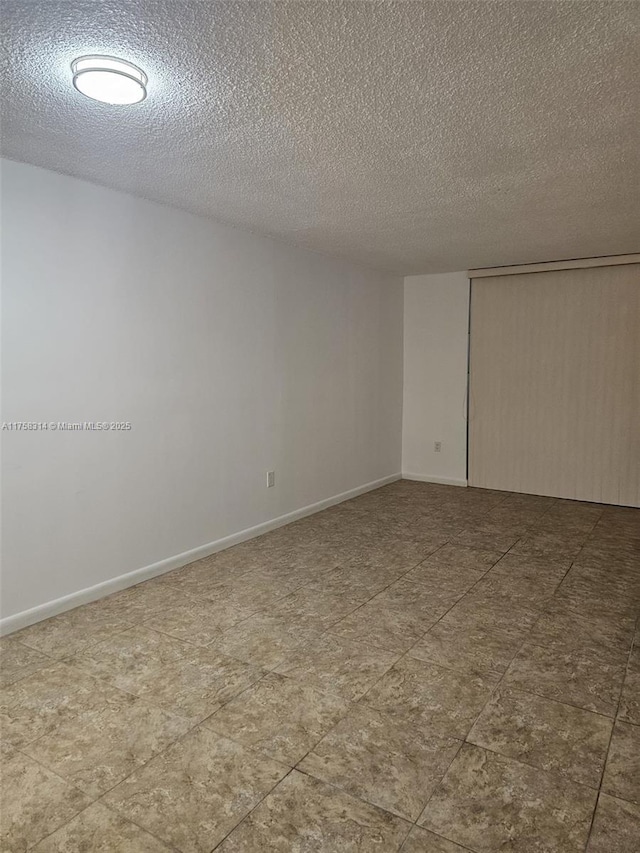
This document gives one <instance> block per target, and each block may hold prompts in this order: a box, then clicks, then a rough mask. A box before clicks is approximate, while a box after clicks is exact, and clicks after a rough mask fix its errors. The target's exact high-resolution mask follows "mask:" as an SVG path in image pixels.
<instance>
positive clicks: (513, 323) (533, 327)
mask: <svg viewBox="0 0 640 853" xmlns="http://www.w3.org/2000/svg"><path fill="white" fill-rule="evenodd" d="M469 388H470V396H469V482H470V484H471V485H473V486H482V487H484V488H490V489H507V490H510V491H516V492H528V493H531V494H537V495H553V496H557V497H563V498H574V499H578V500H584V501H600V502H604V503H612V504H623V505H630V506H640V264H629V265H623V266H609V267H593V268H590V269H572V270H562V271H557V272H539V273H527V274H523V275H506V276H495V277H490V278H478V279H474V281H473V285H472V296H471V349H470V386H469Z"/></svg>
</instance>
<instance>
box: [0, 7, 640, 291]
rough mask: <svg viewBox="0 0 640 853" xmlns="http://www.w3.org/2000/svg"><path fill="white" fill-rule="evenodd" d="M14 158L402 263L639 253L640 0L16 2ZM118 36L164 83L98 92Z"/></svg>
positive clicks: (360, 256) (362, 257)
mask: <svg viewBox="0 0 640 853" xmlns="http://www.w3.org/2000/svg"><path fill="white" fill-rule="evenodd" d="M0 15H1V17H2V31H3V36H2V38H3V50H2V54H3V55H2V79H1V84H2V134H1V141H2V150H3V153H4V154H5V155H6V156H8V157H10V158H13V159H17V160H22V161H26V162H29V163H35V164H37V165H40V166H45V167H47V168H50V169H55V170H57V171H61V172H65V173H68V174H71V175H77V176H79V177H82V178H86V179H88V180H91V181H95V182H97V183H101V184H105V185H107V186H111V187H115V188H118V189H122V190H126V191H128V192H132V193H135V194H137V195H141V196H144V197H146V198H149V199H154V200H156V201H161V202H166V203H169V204H173V205H177V206H179V207H182V208H186V209H188V210H192V211H195V212H197V213H202V214H206V215H209V216H212V217H215V218H217V219H219V220H223V221H226V222H230V223H233V224H237V225H238V226H240V227H243V228H248V229H251V230H253V231H258V232H262V233H266V234H271V235H274V236H277V237H280V238H282V239H284V240H286V241H288V242H293V243H297V244H300V245H304V246H308V247H310V248H313V249H317V250H320V251H322V252H328V253H331V254H336V255H341V256H345V257H348V258H351V259H353V260H356V261H361V262H364V263H366V264H370V265H374V266H377V267H382V268H386V269H390V270H393V271H397V272H401V273H405V274H406V273H417V272H440V271H447V270H457V269H464V268H466V267H480V266H494V265H500V264H513V263H524V262H532V261H544V260H553V259H562V258H569V257H585V256H591V255H604V254H618V253H626V252H637V251H640V237H639V223H640V156H639V152H640V122H639V113H640V110H639V107H640V101H639V97H640V96H639V92H640V89H639V88H638V71H639V70H640V69H639V56H640V4H639V3H637V2H629V3H627V2H608V3H600V2H584V1H583V0H579V2H570V0H557V2H556V1H555V0H552V1H551V2H525V0H505V2H472V0H469V2H419V0H416V2H397V3H394V2H373V0H371V2H356V0H352V2H338V0H335V2H334V0H326V2H302V0H297V2H252V0H244V2H235V3H231V2H208V1H207V0H91V1H90V2H89V0H85V2H79V0H70V2H63V0H2V2H1V3H0ZM85 53H112V54H115V55H117V56H121V57H123V58H126V59H130V60H132V61H133V62H136V63H138V64H139V65H141V66H142V67H143V68H144V70H145V71H146V72H147V73H148V75H149V97H148V98H147V100H146V101H145V102H144V103H142V104H139V105H137V106H134V107H124V108H123V107H109V106H106V105H102V104H97V103H95V102H92V101H89V100H87V99H86V98H83V97H82V96H81V95H79V94H78V93H77V92H76V91H75V90H74V89H73V88H72V86H71V78H70V70H69V64H70V62H71V60H72V59H73V58H74V57H76V56H78V55H81V54H85Z"/></svg>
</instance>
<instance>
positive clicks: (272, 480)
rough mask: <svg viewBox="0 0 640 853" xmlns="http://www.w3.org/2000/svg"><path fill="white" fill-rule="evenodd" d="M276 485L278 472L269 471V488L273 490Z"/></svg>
mask: <svg viewBox="0 0 640 853" xmlns="http://www.w3.org/2000/svg"><path fill="white" fill-rule="evenodd" d="M275 484H276V472H275V471H267V488H268V489H271V488H273V486H275Z"/></svg>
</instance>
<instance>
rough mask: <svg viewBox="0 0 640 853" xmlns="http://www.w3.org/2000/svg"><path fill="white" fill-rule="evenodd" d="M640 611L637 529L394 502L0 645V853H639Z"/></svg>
mask: <svg viewBox="0 0 640 853" xmlns="http://www.w3.org/2000/svg"><path fill="white" fill-rule="evenodd" d="M639 609H640V510H635V509H625V508H617V507H609V506H599V505H594V504H582V503H574V502H570V501H561V500H556V499H551V498H544V497H535V496H529V495H518V494H508V493H504V492H490V491H484V490H479V489H459V488H455V487H447V486H438V485H428V484H418V483H410V482H406V481H401V482H398V483H394V484H392V485H390V486H387V487H385V488H382V489H379V490H377V491H375V492H371V493H369V494H367V495H364V496H362V497H360V498H357V499H355V500H352V501H349V502H348V503H344V504H341V505H340V506H337V507H334V508H332V509H329V510H327V511H325V512H323V513H320V514H318V515H315V516H312V517H309V518H307V519H303V520H301V521H298V522H296V523H295V524H292V525H289V526H288V527H284V528H281V529H279V530H277V531H274V532H272V533H269V534H267V535H265V536H263V537H261V538H259V539H254V540H253V541H250V542H247V543H244V544H242V545H238V546H237V547H235V548H232V549H230V550H227V551H224V552H221V553H219V554H216V555H214V556H212V557H209V558H207V559H205V560H201V561H199V562H198V563H194V564H192V565H190V566H186V567H185V568H183V569H179V570H176V571H174V572H171V573H169V574H166V575H164V576H162V577H160V578H156V579H154V580H151V581H148V582H146V583H144V584H141V585H139V586H137V587H134V588H131V589H128V590H125V591H123V592H119V593H117V594H115V595H112V596H110V597H109V598H106V599H103V600H102V601H99V602H96V603H93V604H89V605H87V606H85V607H80V608H78V609H76V610H73V611H70V612H68V613H65V614H63V615H61V616H56V617H54V618H53V619H49V620H48V621H46V622H41V623H39V624H37V625H33V626H31V627H29V628H26V629H24V630H22V631H20V632H18V633H16V634H13V635H11V636H10V637H7V638H4V639H3V640H2V641H1V650H2V655H1V666H0V671H1V675H2V688H3V689H2V703H1V709H0V711H1V714H2V717H1V731H2V744H3V746H2V763H3V767H2V813H1V814H2V838H1V841H0V849H1V850H2V851H3V853H17V851H23V850H34V851H38V853H45V852H46V853H54V851H56V853H62V852H63V851H64V853H74V851H83V853H108V851H118V853H161V851H164V853H167V851H181V853H208V851H211V850H214V849H216V850H219V851H223V853H263V851H276V853H288V851H292V853H293V851H295V853H355V851H358V853H374V851H375V853H394V851H399V850H401V851H402V853H464V851H475V853H489V851H501V853H503V852H504V851H510V853H553V852H554V851H557V853H578V852H579V851H585V850H586V851H588V853H638V851H640V633H638V613H639ZM634 636H635V642H634Z"/></svg>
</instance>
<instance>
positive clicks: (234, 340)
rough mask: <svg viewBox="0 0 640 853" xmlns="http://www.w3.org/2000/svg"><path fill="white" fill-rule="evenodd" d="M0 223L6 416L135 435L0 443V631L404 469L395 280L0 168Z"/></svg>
mask: <svg viewBox="0 0 640 853" xmlns="http://www.w3.org/2000/svg"><path fill="white" fill-rule="evenodd" d="M2 214H3V215H2V284H3V291H4V293H3V308H4V311H3V315H4V316H3V321H4V335H3V371H4V377H3V397H4V401H3V402H4V405H3V415H2V417H3V420H4V421H35V422H49V421H130V422H131V423H132V429H131V431H130V432H60V431H57V432H52V431H43V432H4V433H3V434H2V438H3V440H4V448H3V457H4V477H3V509H4V536H3V552H4V560H3V583H2V613H3V615H4V616H7V615H11V614H16V613H19V612H22V611H25V610H27V609H28V608H33V607H35V606H38V605H41V604H43V603H46V602H50V601H52V600H53V599H58V598H59V597H61V596H66V595H69V594H72V593H75V592H77V591H78V590H81V589H84V588H87V587H92V586H94V585H96V584H99V583H102V582H104V581H108V580H109V579H111V578H114V577H116V576H120V575H122V574H124V573H128V572H132V571H134V570H137V569H140V568H142V567H146V566H149V565H151V564H154V563H156V562H157V561H161V560H163V559H165V558H169V557H172V556H174V555H177V554H181V553H183V552H185V551H188V550H190V549H193V548H196V547H198V546H201V545H205V544H207V543H211V542H215V541H216V540H219V539H220V538H222V537H226V536H228V535H230V534H233V533H236V532H238V531H242V530H244V529H246V528H250V527H252V526H253V525H257V524H260V523H262V522H265V521H268V520H270V519H274V518H277V517H279V516H281V515H283V514H285V513H289V512H291V511H293V510H296V509H298V508H300V507H304V506H307V505H309V504H312V503H314V502H316V501H321V500H323V499H326V498H330V497H331V496H334V495H337V494H340V493H343V492H345V491H347V490H350V489H354V488H356V487H359V486H361V485H363V484H367V483H370V482H372V481H375V480H378V479H380V478H384V477H387V476H390V475H394V474H397V473H399V471H400V465H401V419H402V357H403V353H402V302H403V290H402V281H401V280H400V279H395V278H392V277H390V276H387V275H384V274H381V273H377V272H374V271H371V270H366V269H362V268H358V267H356V266H352V265H349V264H347V263H344V262H341V261H338V260H333V259H330V258H328V257H324V256H322V255H318V254H313V253H310V252H305V251H302V250H297V249H294V248H289V247H287V246H285V245H283V244H279V243H277V242H274V241H271V240H268V239H264V238H260V237H256V236H253V235H249V234H246V233H243V232H241V231H239V230H235V229H231V228H226V227H223V226H220V225H217V224H215V223H213V222H211V221H209V220H206V219H203V218H199V217H195V216H192V215H190V214H187V213H184V212H181V211H178V210H174V209H171V208H168V207H163V206H160V205H156V204H152V203H149V202H146V201H143V200H141V199H138V198H134V197H131V196H129V195H125V194H122V193H118V192H113V191H111V190H107V189H103V188H100V187H97V186H94V185H92V184H89V183H85V182H83V181H79V180H75V179H72V178H68V177H64V176H61V175H58V174H54V173H52V172H48V171H45V170H42V169H38V168H35V167H32V166H27V165H22V164H17V163H13V162H9V161H3V163H2ZM409 289H410V288H409ZM444 438H445V436H444V435H443V439H444ZM269 469H275V471H276V487H275V488H274V489H267V488H266V471H267V470H269ZM14 621H15V620H14Z"/></svg>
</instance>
